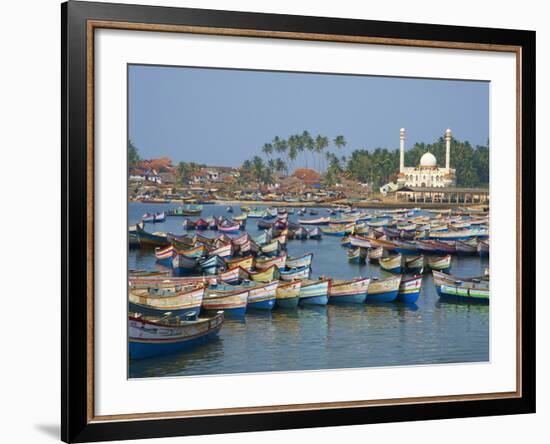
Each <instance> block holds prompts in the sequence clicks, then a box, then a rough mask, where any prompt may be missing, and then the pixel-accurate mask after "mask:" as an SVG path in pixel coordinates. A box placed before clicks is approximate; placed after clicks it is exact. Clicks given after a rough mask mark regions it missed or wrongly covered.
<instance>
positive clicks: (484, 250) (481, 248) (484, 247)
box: [477, 240, 489, 257]
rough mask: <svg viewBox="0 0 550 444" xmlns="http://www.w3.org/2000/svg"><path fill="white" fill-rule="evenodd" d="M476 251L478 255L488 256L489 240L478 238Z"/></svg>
mask: <svg viewBox="0 0 550 444" xmlns="http://www.w3.org/2000/svg"><path fill="white" fill-rule="evenodd" d="M477 252H478V253H479V255H480V256H482V257H485V256H489V242H486V241H482V240H480V241H479V243H478V244H477Z"/></svg>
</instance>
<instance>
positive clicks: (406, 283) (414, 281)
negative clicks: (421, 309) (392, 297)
mask: <svg viewBox="0 0 550 444" xmlns="http://www.w3.org/2000/svg"><path fill="white" fill-rule="evenodd" d="M421 289H422V276H414V277H412V278H408V279H401V283H400V284H399V293H398V294H397V301H398V302H404V303H406V304H414V303H415V302H416V301H417V300H418V298H419V297H420V290H421Z"/></svg>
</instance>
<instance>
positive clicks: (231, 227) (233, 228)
mask: <svg viewBox="0 0 550 444" xmlns="http://www.w3.org/2000/svg"><path fill="white" fill-rule="evenodd" d="M240 230H241V225H240V224H239V223H229V222H225V223H224V224H221V225H218V231H221V232H222V233H238V232H239V231H240Z"/></svg>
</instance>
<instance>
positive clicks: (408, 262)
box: [405, 254, 424, 274]
mask: <svg viewBox="0 0 550 444" xmlns="http://www.w3.org/2000/svg"><path fill="white" fill-rule="evenodd" d="M405 269H406V270H407V271H409V272H411V273H415V274H422V273H423V272H424V255H423V254H421V255H420V256H413V257H405Z"/></svg>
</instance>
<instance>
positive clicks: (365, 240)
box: [349, 234, 373, 248]
mask: <svg viewBox="0 0 550 444" xmlns="http://www.w3.org/2000/svg"><path fill="white" fill-rule="evenodd" d="M372 240H373V238H370V237H365V236H359V235H354V234H352V235H350V236H349V242H350V245H351V246H352V247H362V248H371V247H372V246H373V245H372V244H371V241H372Z"/></svg>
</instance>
